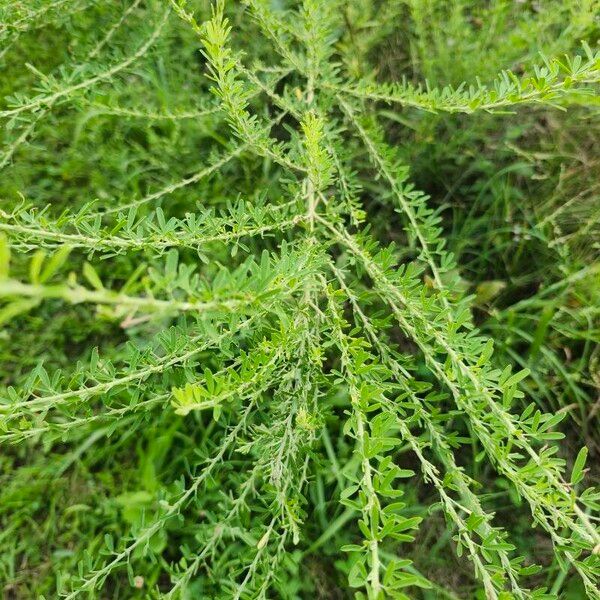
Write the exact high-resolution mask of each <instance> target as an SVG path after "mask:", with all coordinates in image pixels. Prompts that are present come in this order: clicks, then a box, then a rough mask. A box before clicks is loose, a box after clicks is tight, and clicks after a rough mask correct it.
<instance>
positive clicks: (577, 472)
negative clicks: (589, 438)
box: [571, 446, 588, 485]
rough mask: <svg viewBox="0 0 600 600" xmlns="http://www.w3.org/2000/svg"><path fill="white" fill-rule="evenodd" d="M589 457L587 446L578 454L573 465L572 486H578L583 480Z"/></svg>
mask: <svg viewBox="0 0 600 600" xmlns="http://www.w3.org/2000/svg"><path fill="white" fill-rule="evenodd" d="M587 456H588V449H587V446H583V448H581V450H580V451H579V453H578V454H577V458H576V459H575V463H574V464H573V470H572V471H571V484H572V485H577V484H578V483H579V482H580V481H581V480H582V479H583V469H584V468H585V462H586V460H587Z"/></svg>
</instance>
